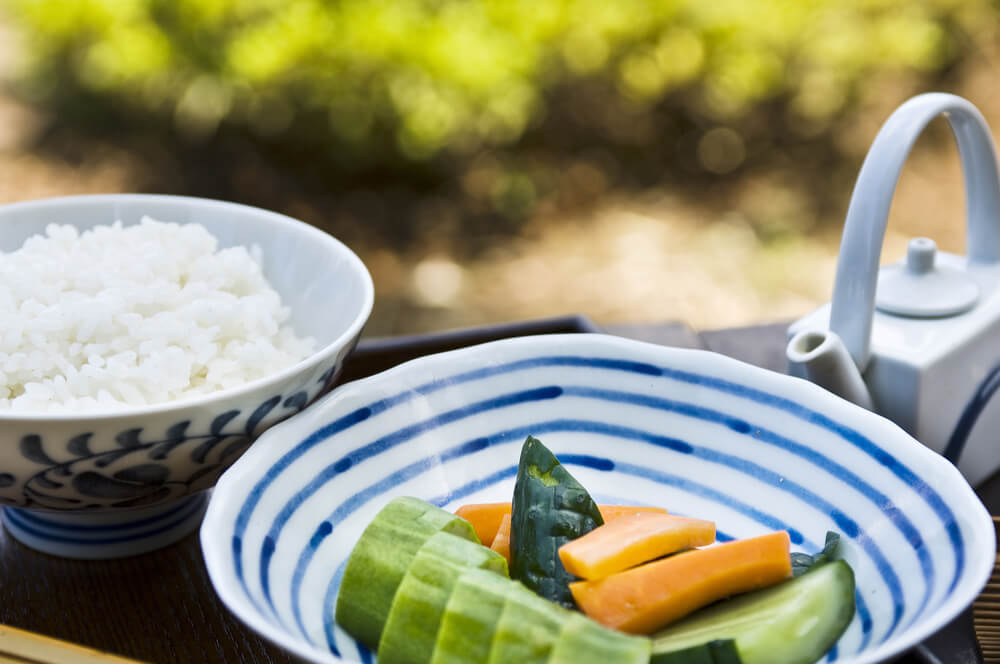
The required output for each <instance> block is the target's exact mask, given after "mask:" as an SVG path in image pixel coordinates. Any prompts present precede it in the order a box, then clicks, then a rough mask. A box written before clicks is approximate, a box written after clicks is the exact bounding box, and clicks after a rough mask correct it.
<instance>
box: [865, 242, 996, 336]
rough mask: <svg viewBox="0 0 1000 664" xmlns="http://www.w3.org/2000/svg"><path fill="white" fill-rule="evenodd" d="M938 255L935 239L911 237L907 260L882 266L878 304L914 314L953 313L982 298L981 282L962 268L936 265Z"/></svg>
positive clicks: (891, 311) (894, 311) (887, 310)
mask: <svg viewBox="0 0 1000 664" xmlns="http://www.w3.org/2000/svg"><path fill="white" fill-rule="evenodd" d="M936 255H937V245H936V244H935V243H934V240H931V239H930V238H926V237H918V238H914V239H912V240H910V243H909V245H908V246H907V248H906V262H905V263H897V264H895V265H887V266H885V267H883V268H882V269H881V270H879V278H878V289H877V290H876V291H875V292H876V295H875V306H876V307H877V308H878V309H879V310H880V311H884V312H885V313H889V314H896V315H898V316H911V317H914V318H940V317H944V316H954V315H955V314H960V313H962V312H963V311H968V310H969V309H971V308H972V307H973V306H974V305H975V304H976V301H977V300H978V299H979V286H977V285H976V282H975V281H973V280H972V279H971V278H970V277H969V276H968V275H967V274H965V273H964V272H962V271H960V270H955V269H953V268H949V267H946V266H944V265H935V257H936Z"/></svg>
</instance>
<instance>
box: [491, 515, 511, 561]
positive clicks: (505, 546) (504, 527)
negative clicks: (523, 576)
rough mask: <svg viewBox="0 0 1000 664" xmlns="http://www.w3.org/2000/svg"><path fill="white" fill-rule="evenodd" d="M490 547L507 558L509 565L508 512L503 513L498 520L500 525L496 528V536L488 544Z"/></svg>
mask: <svg viewBox="0 0 1000 664" xmlns="http://www.w3.org/2000/svg"><path fill="white" fill-rule="evenodd" d="M490 548H491V549H493V550H494V551H496V552H497V553H499V554H500V555H501V556H503V557H504V558H506V559H507V564H508V565H510V513H509V512H508V513H507V514H504V515H503V520H502V521H501V522H500V527H499V528H498V529H497V534H496V537H494V538H493V543H492V544H490Z"/></svg>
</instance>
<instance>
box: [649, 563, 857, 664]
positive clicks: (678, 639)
mask: <svg viewBox="0 0 1000 664" xmlns="http://www.w3.org/2000/svg"><path fill="white" fill-rule="evenodd" d="M853 617H854V572H853V571H852V570H851V568H850V566H849V565H848V564H847V563H846V562H844V561H842V560H838V561H835V562H831V563H827V564H825V565H820V566H818V567H815V568H813V569H811V570H810V571H809V572H807V573H805V574H803V575H802V576H799V577H796V578H794V579H792V580H790V581H785V582H784V583H781V584H780V585H777V586H773V587H771V588H767V589H765V590H758V591H755V592H752V593H747V594H745V595H740V596H739V597H736V598H734V599H730V600H725V601H723V602H719V603H718V604H715V605H713V606H711V607H709V608H707V609H703V610H702V611H699V612H698V613H695V614H693V615H692V616H690V617H688V618H685V619H684V620H682V621H680V622H678V623H676V624H674V625H672V626H670V627H668V628H667V629H665V630H663V631H661V632H659V633H658V634H657V635H656V636H655V637H654V641H653V653H654V656H655V655H656V654H658V653H667V652H673V651H677V650H683V649H685V648H690V647H693V646H698V645H701V644H705V643H708V642H709V641H714V640H717V639H733V640H734V641H735V642H736V649H737V650H738V651H739V656H740V660H741V661H742V662H743V664H813V663H814V662H816V661H817V660H818V659H819V658H820V657H822V656H823V655H824V654H825V653H826V652H827V651H828V650H829V649H830V648H832V647H833V644H834V643H836V642H837V639H839V638H840V636H841V634H843V633H844V630H846V629H847V625H848V624H849V623H850V622H851V619H852V618H853Z"/></svg>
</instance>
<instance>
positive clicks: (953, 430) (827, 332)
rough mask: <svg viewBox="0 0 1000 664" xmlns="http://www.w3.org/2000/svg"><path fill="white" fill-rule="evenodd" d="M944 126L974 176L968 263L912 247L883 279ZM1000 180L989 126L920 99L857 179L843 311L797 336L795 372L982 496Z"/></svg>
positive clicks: (998, 348)
mask: <svg viewBox="0 0 1000 664" xmlns="http://www.w3.org/2000/svg"><path fill="white" fill-rule="evenodd" d="M938 115H944V116H945V117H946V118H947V119H948V122H949V123H950V124H951V129H952V131H953V132H954V135H955V139H956V141H957V142H958V149H959V154H960V156H961V161H962V169H963V173H964V177H965V194H966V209H967V224H968V248H967V252H966V253H967V254H968V255H966V256H960V255H955V254H949V253H945V252H943V251H937V250H936V247H935V245H934V242H933V241H931V240H929V239H927V238H916V239H914V240H911V241H910V244H909V247H908V251H907V256H906V259H905V260H903V261H902V262H900V263H898V264H894V265H889V266H885V267H883V268H882V269H881V270H880V269H879V265H878V263H879V254H880V253H881V250H882V240H883V236H884V234H885V228H886V223H887V222H888V217H889V207H890V205H891V203H892V197H893V194H894V192H895V189H896V182H897V181H898V179H899V175H900V171H901V170H902V168H903V163H904V161H905V160H906V157H907V156H908V154H909V152H910V150H911V148H912V147H913V143H914V141H916V139H917V137H918V136H919V135H920V133H921V132H922V131H923V130H924V128H925V127H926V126H927V124H928V123H929V122H930V121H931V120H933V119H934V118H935V117H937V116H938ZM998 286H1000V177H998V174H997V159H996V151H995V149H994V145H993V139H992V136H991V135H990V131H989V127H988V126H987V125H986V121H985V120H984V119H983V116H982V115H981V114H980V113H979V111H978V110H977V109H976V108H975V107H974V106H973V105H972V104H970V103H969V102H968V101H966V100H964V99H962V98H960V97H956V96H954V95H949V94H942V93H932V94H924V95H920V96H917V97H914V98H913V99H910V100H909V101H907V102H906V103H905V104H903V105H902V106H900V107H899V108H898V109H897V110H896V111H895V112H894V113H893V114H892V115H891V116H890V117H889V119H888V120H887V121H886V123H885V125H883V127H882V129H881V130H880V131H879V133H878V136H876V138H875V141H874V143H873V144H872V147H871V150H870V151H869V153H868V156H867V157H866V158H865V162H864V164H863V165H862V167H861V172H860V174H859V175H858V180H857V184H856V185H855V188H854V193H853V195H852V197H851V203H850V207H849V208H848V211H847V221H846V222H845V225H844V235H843V239H842V241H841V245H840V254H839V257H838V262H837V276H836V281H835V284H834V290H833V301H832V302H831V303H828V304H826V305H823V306H822V307H820V308H819V309H817V310H816V311H814V312H812V313H811V314H809V315H807V316H805V317H804V318H802V319H801V320H799V321H797V322H795V323H794V324H793V325H792V326H791V327H790V328H789V337H790V338H789V342H788V346H787V348H786V355H787V358H788V368H789V373H791V374H792V375H797V376H800V377H804V378H807V379H808V380H810V381H812V382H814V383H816V384H818V385H820V386H822V387H824V388H826V389H828V390H830V391H831V392H834V393H836V394H838V395H840V396H842V397H844V398H846V399H848V400H850V401H853V402H855V403H858V404H860V405H862V406H864V407H865V408H868V409H871V410H874V411H875V412H877V413H880V414H881V415H884V416H885V417H887V418H889V419H891V420H893V421H894V422H896V423H897V424H899V425H900V426H901V427H902V428H903V429H905V430H906V431H908V432H909V433H910V434H911V435H913V436H914V437H915V438H916V439H917V440H919V441H921V442H922V443H924V444H925V445H927V446H928V447H930V448H931V449H933V450H935V451H937V452H939V453H941V454H943V455H944V456H946V457H948V458H949V459H951V460H952V461H953V462H956V463H957V465H958V467H959V470H961V471H962V473H963V474H964V475H965V477H966V479H968V481H969V483H970V484H972V485H974V486H975V485H976V484H979V483H981V482H982V481H983V480H985V479H986V478H988V477H989V476H990V475H992V474H993V473H994V472H996V471H997V469H998V468H1000V399H998V400H996V401H995V402H994V401H992V400H991V397H992V396H993V394H994V392H995V391H996V390H997V388H998V387H1000V288H998Z"/></svg>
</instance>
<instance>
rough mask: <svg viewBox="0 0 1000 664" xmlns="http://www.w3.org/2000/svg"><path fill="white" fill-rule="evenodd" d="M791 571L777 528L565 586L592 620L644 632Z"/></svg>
mask: <svg viewBox="0 0 1000 664" xmlns="http://www.w3.org/2000/svg"><path fill="white" fill-rule="evenodd" d="M791 570H792V566H791V556H790V554H789V539H788V533H787V532H785V531H778V532H774V533H769V534H767V535H761V536H759V537H753V538H750V539H744V540H734V541H732V542H727V543H725V544H719V545H717V546H711V547H708V548H705V549H695V550H693V551H686V552H684V553H678V554H677V555H674V556H670V557H669V558H664V559H663V560H658V561H656V562H652V563H647V564H645V565H640V566H639V567H634V568H632V569H629V570H626V571H624V572H619V573H617V574H612V575H611V576H608V577H605V578H603V579H597V580H594V581H577V582H575V583H571V584H569V588H570V592H572V593H573V598H574V599H575V600H576V603H577V605H578V606H579V607H580V608H581V609H582V610H583V612H584V613H586V614H587V615H588V616H590V617H591V618H593V619H594V620H596V621H597V622H599V623H601V624H603V625H605V626H607V627H611V628H614V629H618V630H621V631H623V632H629V633H632V634H650V633H652V632H655V631H656V630H658V629H660V628H662V627H664V626H665V625H667V624H669V623H671V622H673V621H675V620H677V619H679V618H682V617H683V616H685V615H687V614H689V613H691V612H692V611H694V610H696V609H699V608H701V607H703V606H706V605H708V604H711V603H712V602H714V601H716V600H720V599H722V598H723V597H728V596H729V595H735V594H737V593H742V592H747V591H750V590H755V589H757V588H764V587H766V586H770V585H774V584H775V583H778V582H779V581H781V580H783V579H785V578H787V577H788V576H789V575H790V574H791Z"/></svg>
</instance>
